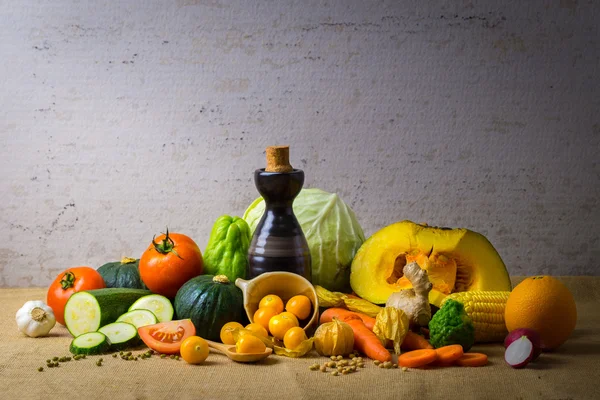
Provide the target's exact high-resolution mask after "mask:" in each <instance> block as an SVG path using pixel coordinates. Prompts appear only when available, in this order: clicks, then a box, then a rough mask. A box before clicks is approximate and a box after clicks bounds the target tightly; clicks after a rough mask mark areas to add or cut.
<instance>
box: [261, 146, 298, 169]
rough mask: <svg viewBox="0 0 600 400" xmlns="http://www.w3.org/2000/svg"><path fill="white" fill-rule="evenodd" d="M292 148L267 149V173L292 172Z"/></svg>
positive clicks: (270, 147) (276, 147) (274, 147)
mask: <svg viewBox="0 0 600 400" xmlns="http://www.w3.org/2000/svg"><path fill="white" fill-rule="evenodd" d="M292 171H293V168H292V166H291V165H290V146H269V147H267V168H265V172H292Z"/></svg>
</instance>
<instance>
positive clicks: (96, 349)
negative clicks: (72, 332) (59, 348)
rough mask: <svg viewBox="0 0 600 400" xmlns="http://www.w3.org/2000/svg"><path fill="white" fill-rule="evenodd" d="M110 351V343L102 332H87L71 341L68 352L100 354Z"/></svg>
mask: <svg viewBox="0 0 600 400" xmlns="http://www.w3.org/2000/svg"><path fill="white" fill-rule="evenodd" d="M109 349H110V341H109V339H108V337H107V336H106V335H105V334H104V333H102V332H88V333H84V334H82V335H79V336H77V337H76V338H75V339H73V340H72V341H71V345H70V346H69V351H70V352H71V353H73V354H102V353H105V352H107V351H108V350H109Z"/></svg>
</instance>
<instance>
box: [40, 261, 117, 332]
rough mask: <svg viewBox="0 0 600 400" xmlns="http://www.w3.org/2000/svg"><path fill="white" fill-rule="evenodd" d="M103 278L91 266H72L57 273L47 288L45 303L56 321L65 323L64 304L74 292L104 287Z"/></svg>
mask: <svg viewBox="0 0 600 400" xmlns="http://www.w3.org/2000/svg"><path fill="white" fill-rule="evenodd" d="M105 287H106V285H105V284H104V279H102V276H101V275H100V274H99V273H98V271H96V270H95V269H93V268H90V267H74V268H69V269H66V270H64V271H63V272H61V273H60V274H58V276H57V277H56V279H55V280H54V282H52V284H50V287H49V288H48V294H47V296H46V303H48V305H49V306H50V308H52V311H53V312H54V316H55V317H56V322H58V323H61V324H63V325H64V324H65V316H64V314H65V304H67V300H69V297H71V295H72V294H73V293H75V292H80V291H82V290H94V289H102V288H105Z"/></svg>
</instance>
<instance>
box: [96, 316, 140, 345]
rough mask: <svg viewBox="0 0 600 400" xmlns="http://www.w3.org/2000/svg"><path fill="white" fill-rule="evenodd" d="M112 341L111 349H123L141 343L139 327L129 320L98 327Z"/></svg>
mask: <svg viewBox="0 0 600 400" xmlns="http://www.w3.org/2000/svg"><path fill="white" fill-rule="evenodd" d="M98 332H100V333H103V334H105V335H106V337H107V338H108V341H109V342H110V348H111V350H123V349H125V348H127V347H133V346H137V345H138V344H140V336H139V335H138V332H137V328H136V327H135V326H133V325H132V324H130V323H127V322H113V323H112V324H108V325H104V326H103V327H102V328H100V329H98Z"/></svg>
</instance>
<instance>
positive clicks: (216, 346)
mask: <svg viewBox="0 0 600 400" xmlns="http://www.w3.org/2000/svg"><path fill="white" fill-rule="evenodd" d="M206 343H208V347H210V348H212V349H215V350H217V351H219V352H221V353H223V354H227V349H228V348H229V346H227V345H226V344H223V343H217V342H213V341H212V340H207V341H206Z"/></svg>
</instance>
